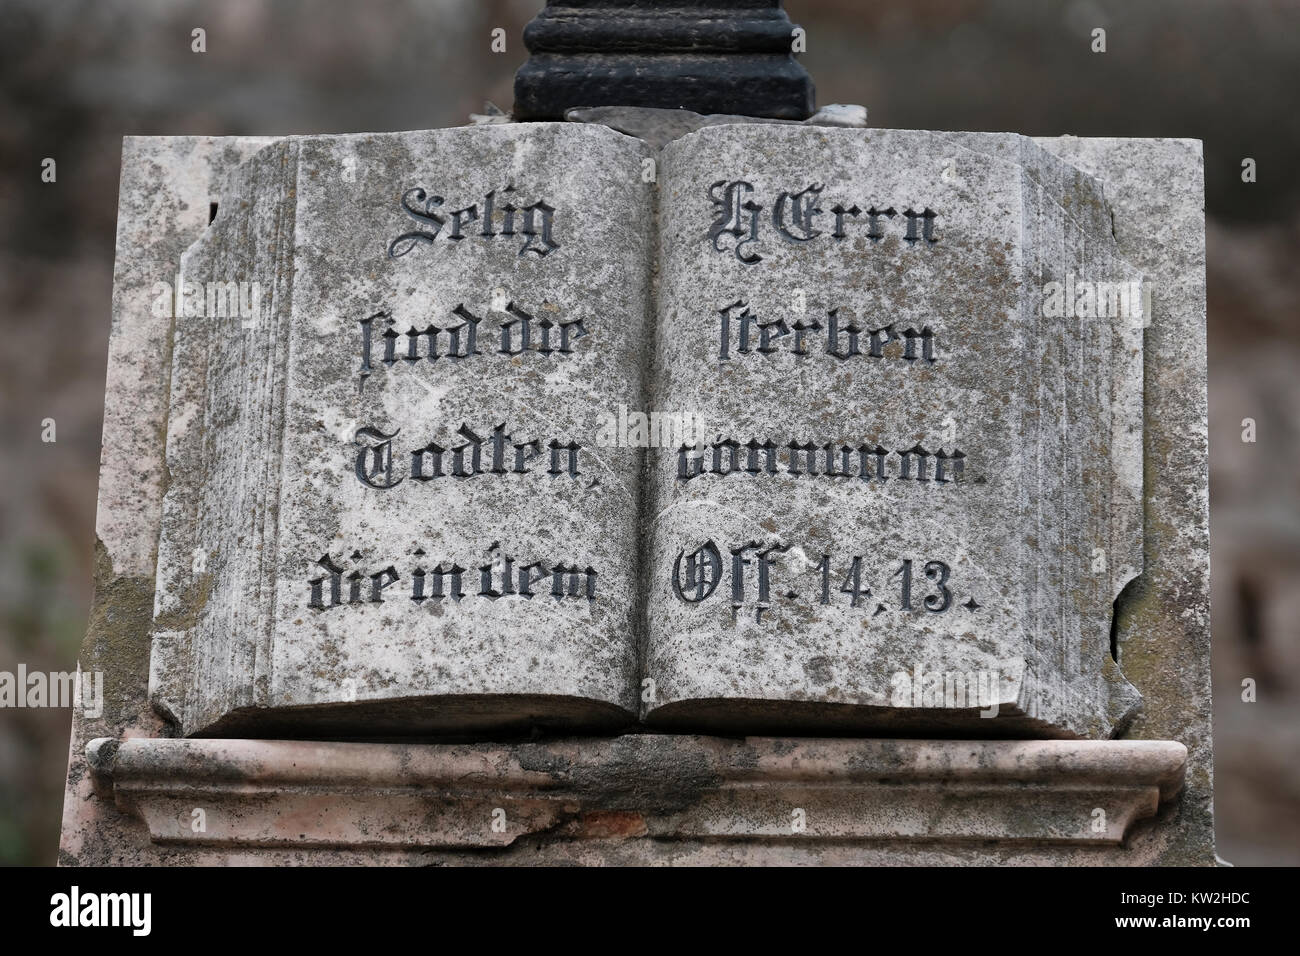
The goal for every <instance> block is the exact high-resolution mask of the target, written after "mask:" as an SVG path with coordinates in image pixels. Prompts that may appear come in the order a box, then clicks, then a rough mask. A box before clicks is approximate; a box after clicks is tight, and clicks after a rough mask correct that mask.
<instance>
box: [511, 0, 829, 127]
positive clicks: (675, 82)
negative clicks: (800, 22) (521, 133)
mask: <svg viewBox="0 0 1300 956" xmlns="http://www.w3.org/2000/svg"><path fill="white" fill-rule="evenodd" d="M794 29H795V28H794V25H793V24H792V23H791V22H790V19H789V17H787V16H786V14H785V11H784V10H782V9H781V5H780V0H725V2H715V3H713V4H711V5H709V6H704V5H701V4H694V5H692V4H690V3H673V4H664V3H655V2H653V0H564V2H561V3H557V2H553V0H552V2H548V3H547V5H546V9H545V10H543V11H542V12H541V13H540V14H539V15H538V16H537V18H536V19H535V20H533V21H532V22H531V23H530V24H528V26H527V27H526V28H525V30H524V43H525V45H526V46H527V47H528V50H529V52H530V53H531V54H532V55H531V56H530V58H529V60H528V62H527V63H525V64H524V65H523V66H522V67H521V68H520V69H519V72H518V73H516V74H515V106H514V116H515V119H518V120H546V119H550V120H559V119H563V117H564V111H565V110H567V109H570V108H573V107H594V106H648V107H658V108H661V109H687V110H692V111H694V112H696V113H735V114H739V115H744V116H760V117H768V118H773V119H792V120H801V119H806V118H807V117H808V116H810V115H812V113H813V111H814V108H815V107H814V102H813V98H814V94H813V82H812V77H811V76H809V75H808V71H807V70H805V69H804V68H803V67H802V66H800V65H799V64H798V63H796V62H795V60H794V56H793V55H792V53H791V49H792V44H793V36H794Z"/></svg>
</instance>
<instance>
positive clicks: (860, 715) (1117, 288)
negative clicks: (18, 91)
mask: <svg viewBox="0 0 1300 956" xmlns="http://www.w3.org/2000/svg"><path fill="white" fill-rule="evenodd" d="M1142 282H1143V278H1142V276H1141V274H1140V273H1138V272H1137V271H1136V270H1134V269H1133V268H1132V267H1130V266H1129V265H1128V264H1127V263H1126V262H1125V261H1123V260H1122V259H1121V258H1120V257H1119V255H1118V253H1117V250H1116V243H1115V239H1114V235H1113V223H1112V210H1111V207H1110V206H1109V205H1108V202H1107V198H1106V196H1105V195H1104V193H1103V190H1102V188H1101V186H1100V185H1099V183H1098V182H1097V181H1096V180H1094V179H1093V178H1092V177H1090V176H1088V175H1086V174H1085V173H1083V172H1081V171H1080V170H1079V169H1077V168H1075V167H1074V166H1073V165H1070V164H1069V163H1067V162H1065V161H1063V160H1061V159H1058V158H1057V157H1055V156H1054V155H1052V154H1051V153H1050V152H1048V151H1047V149H1045V148H1044V147H1043V146H1040V145H1038V144H1037V143H1035V141H1033V140H1031V139H1028V138H1026V137H1023V136H1019V135H1015V134H975V133H932V132H912V131H894V130H862V129H835V128H817V127H808V126H795V125H727V126H714V127H707V128H705V129H702V130H700V131H698V132H695V133H692V134H690V135H688V136H685V137H684V138H682V139H679V140H677V141H675V142H673V143H671V144H670V145H668V146H667V147H666V148H665V149H664V150H663V151H662V152H659V151H656V150H654V149H652V148H651V147H650V146H648V145H646V144H645V143H643V142H642V141H640V140H638V139H635V138H632V137H629V136H624V135H622V134H619V133H617V132H614V131H613V130H610V129H608V128H605V127H601V126H594V125H582V124H572V123H570V124H564V123H538V124H501V125H492V126H483V127H467V128H459V129H444V130H435V131H424V132H409V133H392V134H387V133H386V134H375V135H347V136H303V137H287V138H284V139H279V140H276V141H274V142H272V143H271V144H270V145H268V146H266V147H265V148H263V149H261V150H260V152H258V153H257V154H256V155H255V156H254V157H253V158H251V159H250V160H248V161H246V162H245V163H244V164H243V166H242V167H241V168H240V169H239V171H238V172H237V174H236V175H235V177H234V181H233V185H232V187H231V188H230V189H229V190H228V192H227V194H225V195H223V196H222V197H221V199H220V202H219V204H218V207H217V209H216V210H215V219H214V220H213V222H212V223H211V225H210V226H209V227H208V229H207V231H206V233H205V234H204V235H203V237H202V238H201V239H200V240H199V241H197V242H196V243H195V244H194V245H193V246H192V247H191V248H190V249H189V251H188V252H187V253H186V255H185V256H184V258H183V261H182V277H181V281H180V283H179V285H178V290H179V291H178V299H181V298H183V308H181V309H180V310H178V311H177V317H176V319H175V323H174V334H173V336H172V339H171V343H170V347H171V350H172V355H171V386H170V388H171V391H170V409H169V412H168V419H167V429H166V454H167V469H168V477H167V486H166V497H165V499H164V511H163V522H162V527H161V534H160V539H159V544H158V564H157V568H158V572H157V573H158V581H157V595H156V605H155V613H154V631H153V645H152V658H151V675H150V694H151V698H152V701H153V703H154V706H155V707H156V708H158V709H159V710H161V711H162V712H163V713H165V714H166V715H168V716H169V717H171V718H172V719H174V720H175V721H176V722H177V723H178V724H179V727H180V729H181V731H182V732H183V733H185V734H202V735H222V734H225V735H237V734H240V733H246V732H248V729H249V728H250V727H253V726H254V725H255V726H256V727H257V728H258V732H259V734H262V735H265V734H267V733H281V734H285V735H293V734H297V733H309V732H317V731H319V730H322V729H325V730H328V731H329V732H330V733H333V734H335V735H341V736H358V737H362V736H371V737H373V736H386V735H422V734H471V733H474V734H481V733H489V734H502V733H516V732H526V731H528V730H529V729H530V728H539V727H540V728H545V729H555V730H577V729H583V730H593V731H610V730H616V729H619V728H623V727H627V726H630V725H633V724H635V723H636V722H638V721H642V722H644V723H645V724H646V725H648V726H650V727H658V728H672V729H682V730H689V729H705V730H712V731H717V732H732V731H743V732H764V731H780V732H798V731H811V732H817V733H823V734H826V733H829V734H834V733H862V732H879V731H889V732H891V733H903V734H906V733H913V732H917V733H919V732H938V733H949V734H957V735H960V736H967V737H970V736H1074V735H1078V736H1087V737H1108V736H1111V735H1112V734H1113V733H1115V732H1116V730H1117V728H1119V727H1121V726H1122V725H1123V722H1124V721H1125V720H1126V719H1127V718H1128V717H1129V716H1130V715H1131V714H1132V712H1133V710H1134V708H1135V707H1136V706H1137V704H1138V702H1139V695H1138V694H1137V692H1136V691H1135V690H1134V689H1133V687H1132V686H1131V685H1129V684H1128V683H1127V682H1126V681H1125V680H1124V678H1123V677H1122V676H1121V674H1120V673H1119V671H1118V668H1117V667H1116V665H1115V662H1114V659H1113V656H1112V648H1111V633H1112V614H1113V607H1114V602H1115V601H1116V598H1117V597H1118V596H1119V594H1120V592H1121V590H1122V589H1123V588H1124V587H1125V585H1126V584H1127V583H1128V582H1129V581H1131V580H1132V579H1133V578H1134V577H1135V576H1136V575H1137V574H1139V573H1140V572H1141V570H1142V482H1143V461H1142V427H1143V426H1142V412H1143V408H1142V404H1143V356H1142V342H1143V325H1144V323H1145V316H1146V312H1144V310H1143V304H1142V295H1141V294H1140V292H1141V287H1142ZM239 283H244V284H245V288H250V289H252V290H253V291H254V292H255V293H256V294H255V295H253V296H250V297H249V298H250V299H251V305H252V308H247V307H245V308H242V309H235V308H234V307H233V306H232V304H231V295H230V290H231V289H232V284H233V287H235V288H238V287H239V285H238V284H239ZM182 294H183V295H182ZM242 304H243V305H245V306H247V305H249V304H250V303H249V302H248V301H245V302H244V303H242Z"/></svg>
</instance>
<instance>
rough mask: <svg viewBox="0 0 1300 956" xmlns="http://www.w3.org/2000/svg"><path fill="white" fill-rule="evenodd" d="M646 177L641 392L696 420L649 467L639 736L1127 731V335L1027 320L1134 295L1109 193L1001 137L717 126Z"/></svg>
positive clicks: (1133, 416)
mask: <svg viewBox="0 0 1300 956" xmlns="http://www.w3.org/2000/svg"><path fill="white" fill-rule="evenodd" d="M662 166H663V172H662V190H663V193H662V196H661V209H662V217H663V218H662V222H661V243H662V247H663V276H662V281H661V286H660V297H659V303H658V338H657V367H656V377H655V381H654V387H655V395H654V402H655V406H656V407H660V408H675V407H681V408H686V409H696V410H701V411H702V413H703V415H704V417H706V418H707V420H708V423H709V429H708V438H707V446H706V447H705V448H703V450H702V451H700V450H697V451H694V452H678V451H676V450H667V451H659V452H658V453H657V454H656V456H655V463H654V465H653V467H652V476H653V477H652V487H651V502H652V507H651V509H650V511H649V513H648V517H649V519H650V521H651V523H652V527H653V535H652V543H651V548H652V550H651V556H650V558H649V559H648V567H649V568H650V573H651V577H650V579H649V581H648V587H649V595H648V609H649V613H648V634H647V655H646V660H647V665H646V671H647V673H648V674H649V675H651V676H652V677H653V678H654V679H655V680H656V688H655V690H656V695H657V699H656V700H655V701H654V702H652V703H650V704H649V705H648V706H647V708H646V710H647V714H648V718H649V719H650V720H651V721H652V722H656V723H659V724H670V725H690V724H691V723H697V722H701V721H703V722H705V723H706V724H707V725H709V726H717V727H725V728H728V729H733V730H734V729H736V728H738V727H746V728H749V729H757V728H763V727H786V728H788V727H790V726H791V725H796V726H802V727H805V728H806V727H817V726H822V727H835V728H838V729H840V730H844V729H855V728H856V729H863V728H867V727H872V726H902V727H917V726H929V727H945V728H948V729H951V728H952V727H953V726H954V725H955V723H957V722H958V721H965V722H966V725H967V727H968V729H967V731H966V732H967V733H968V734H977V735H983V734H1006V733H1024V732H1034V733H1066V734H1079V735H1084V736H1103V737H1104V736H1109V735H1110V734H1111V733H1113V732H1114V730H1115V729H1116V728H1117V727H1118V726H1121V725H1122V723H1123V721H1124V720H1125V719H1126V717H1127V716H1128V715H1129V713H1130V711H1131V710H1132V708H1133V707H1134V705H1135V704H1136V702H1137V699H1138V695H1137V694H1136V692H1134V690H1133V688H1132V687H1131V686H1130V685H1128V684H1127V682H1125V681H1124V680H1123V678H1122V677H1121V676H1119V674H1118V671H1117V669H1116V668H1115V666H1114V661H1113V660H1111V659H1110V654H1109V635H1110V622H1111V607H1112V602H1113V601H1114V599H1115V597H1116V596H1117V595H1118V594H1119V592H1120V590H1121V589H1122V588H1123V586H1124V585H1125V584H1126V583H1127V582H1128V581H1129V580H1130V579H1131V578H1132V577H1133V576H1134V575H1135V574H1136V573H1137V571H1138V570H1139V569H1140V564H1141V547H1140V541H1141V523H1140V521H1139V520H1138V514H1139V513H1140V489H1141V473H1142V465H1141V451H1140V435H1141V408H1142V374H1141V364H1140V355H1141V325H1140V322H1141V320H1140V318H1137V319H1135V318H1133V317H1131V316H1128V315H1125V316H1118V317H1113V318H1092V317H1091V316H1089V317H1086V318H1075V317H1073V316H1059V315H1058V316H1052V315H1050V314H1048V313H1049V311H1050V310H1049V309H1048V308H1047V307H1046V306H1045V301H1046V300H1045V298H1044V290H1045V288H1048V283H1051V282H1057V281H1059V282H1062V283H1066V282H1067V281H1068V288H1071V289H1072V288H1073V287H1074V285H1075V284H1076V281H1077V283H1078V284H1079V285H1082V284H1084V283H1085V282H1087V283H1110V284H1114V286H1115V287H1116V288H1119V287H1120V286H1121V285H1122V287H1123V288H1124V289H1126V290H1133V291H1136V289H1137V287H1138V283H1139V282H1140V278H1141V277H1140V274H1138V273H1137V272H1136V271H1135V270H1134V269H1132V268H1131V267H1130V266H1128V265H1127V264H1126V263H1125V262H1124V261H1123V260H1122V259H1121V258H1120V257H1119V256H1118V253H1117V250H1116V247H1115V243H1114V239H1113V237H1112V235H1111V216H1110V208H1109V206H1108V205H1107V203H1106V200H1105V196H1104V194H1103V192H1102V190H1101V188H1100V187H1099V186H1098V184H1097V183H1096V182H1095V181H1094V180H1092V179H1091V178H1090V177H1088V176H1087V175H1085V174H1083V173H1080V172H1079V171H1077V170H1075V169H1074V168H1072V167H1070V166H1068V165H1066V164H1064V163H1062V162H1060V161H1059V160H1057V159H1055V158H1054V157H1052V156H1050V155H1049V154H1048V153H1046V152H1044V151H1043V150H1042V149H1041V148H1039V147H1038V146H1036V145H1035V144H1034V143H1033V142H1032V141H1030V140H1028V139H1025V138H1024V137H1019V136H1016V135H1014V134H1004V135H993V134H985V135H976V134H943V133H924V132H909V131H887V130H872V131H857V130H832V129H812V128H807V129H800V128H793V127H786V126H781V127H761V126H726V127H710V128H706V129H703V130H701V131H699V132H697V133H694V134H692V135H690V136H688V137H685V138H683V139H680V140H678V141H676V142H675V143H673V144H672V145H671V146H669V147H668V148H667V149H666V150H665V152H664V158H663V163H662ZM805 189H807V191H806V192H805ZM710 199H712V200H713V201H712V202H710ZM814 207H816V208H814ZM1134 298H1135V299H1136V298H1137V297H1136V296H1134ZM778 323H780V324H779V325H778ZM769 335H770V336H771V338H770V339H769V338H766V336H769ZM801 353H802V354H801ZM768 442H770V443H771V445H772V447H771V448H770V449H768V450H766V451H765V450H764V445H765V443H768ZM751 443H752V444H751ZM796 446H797V447H796ZM828 455H829V460H828ZM764 578H766V580H764ZM945 678H946V681H945ZM936 681H937V684H936ZM945 683H947V685H948V686H947V695H946V699H945ZM953 684H956V685H957V691H958V694H957V695H956V699H955V702H954V695H953ZM936 690H937V700H936V699H935V695H936ZM990 706H994V707H1000V708H1001V710H1002V713H1003V717H1002V718H1001V719H1000V720H998V721H982V720H978V719H972V718H974V717H975V711H976V710H977V709H978V707H990Z"/></svg>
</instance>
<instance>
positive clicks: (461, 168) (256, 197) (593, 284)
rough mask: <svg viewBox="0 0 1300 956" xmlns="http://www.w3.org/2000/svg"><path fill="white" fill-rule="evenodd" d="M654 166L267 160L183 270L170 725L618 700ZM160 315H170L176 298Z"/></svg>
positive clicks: (254, 166) (498, 715)
mask: <svg viewBox="0 0 1300 956" xmlns="http://www.w3.org/2000/svg"><path fill="white" fill-rule="evenodd" d="M648 155H649V153H648V150H647V147H645V146H644V145H643V144H641V143H640V141H638V140H635V139H632V138H630V137H625V136H622V135H620V134H618V133H615V132H613V131H611V130H609V129H606V128H603V127H598V126H586V125H577V124H562V123H559V124H549V123H539V124H528V125H522V124H521V125H500V126H485V127H464V128H457V129H445V130H436V131H424V132H408V133H392V134H373V135H367V134H360V135H347V136H303V137H297V136H295V137H287V138H284V139H281V140H277V141H275V142H274V143H273V144H271V145H270V146H268V147H266V148H265V149H263V150H262V151H260V152H259V153H258V154H257V155H256V156H254V157H253V158H252V159H250V160H248V161H247V162H246V163H245V164H244V165H243V167H242V168H241V169H240V171H239V172H238V174H237V175H236V176H235V177H234V184H233V186H232V187H231V189H230V191H229V193H228V194H227V195H224V196H223V197H222V198H221V200H220V203H219V204H218V208H217V209H216V210H215V218H214V220H213V222H212V224H211V225H210V226H209V228H208V229H207V231H206V232H205V234H204V236H203V237H202V238H201V239H200V240H199V241H197V242H196V243H195V244H194V245H193V246H192V247H191V248H190V249H189V250H188V251H187V252H186V254H185V256H184V258H183V260H182V276H181V281H180V283H179V285H180V288H181V289H182V291H183V302H181V303H179V308H178V309H177V313H176V314H177V319H176V325H175V329H176V331H175V335H174V341H173V343H172V376H171V380H172V385H171V395H170V407H169V412H168V422H167V429H166V453H167V468H168V472H169V474H168V483H167V491H166V497H165V499H164V514H163V522H162V529H161V533H160V536H159V537H160V540H159V551H158V554H159V560H158V578H157V595H156V600H155V613H154V631H153V643H152V657H151V665H150V695H151V700H152V702H153V704H154V706H155V708H156V709H158V710H159V711H160V712H161V713H163V714H164V715H165V716H167V717H169V718H170V719H172V720H174V721H175V722H176V724H177V725H178V729H179V730H180V732H181V733H184V734H222V733H224V734H239V735H256V736H265V735H269V734H297V733H302V734H311V733H320V732H328V733H331V734H333V735H343V736H374V735H394V734H403V735H404V734H410V735H422V734H446V733H451V734H456V733H466V732H494V733H516V732H526V731H528V730H530V729H532V728H536V727H549V728H555V729H575V728H586V729H597V728H602V727H604V728H609V727H616V726H618V725H620V724H622V723H624V722H626V721H628V720H630V719H632V713H633V711H634V710H635V707H636V697H637V687H636V678H637V673H636V660H637V638H636V619H637V618H636V608H637V597H636V594H637V588H636V575H637V560H638V549H637V545H636V527H637V524H636V523H637V503H638V498H639V494H638V484H637V483H638V469H639V458H638V455H639V451H638V450H637V449H635V448H629V447H626V445H625V444H623V445H619V443H616V442H615V443H610V442H609V441H608V440H607V437H608V426H609V423H610V421H611V420H612V419H613V417H614V416H616V415H617V409H618V408H619V407H620V406H622V407H625V408H639V407H642V406H643V404H644V402H643V388H644V383H643V378H644V376H643V373H642V365H643V362H642V350H643V347H644V346H643V343H644V342H645V339H646V333H647V330H648V328H647V327H648V321H649V319H648V313H649V309H650V290H649V284H650V269H651V260H652V244H653V237H652V228H653V224H652V212H653V199H652V195H651V193H650V189H651V188H652V187H650V186H648V185H646V184H645V183H644V182H643V179H642V169H643V161H644V160H645V159H646V158H647V157H648ZM178 295H179V294H178Z"/></svg>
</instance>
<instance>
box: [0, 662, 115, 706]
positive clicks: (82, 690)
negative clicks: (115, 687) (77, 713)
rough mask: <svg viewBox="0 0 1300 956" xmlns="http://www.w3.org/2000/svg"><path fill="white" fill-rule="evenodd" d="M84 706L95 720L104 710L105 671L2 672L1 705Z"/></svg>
mask: <svg viewBox="0 0 1300 956" xmlns="http://www.w3.org/2000/svg"><path fill="white" fill-rule="evenodd" d="M4 707H33V708H35V707H80V708H81V710H82V713H83V714H85V715H86V716H87V717H89V718H91V719H92V720H94V719H97V718H99V717H101V716H102V715H103V713H104V674H103V672H102V671H92V672H90V673H83V672H82V671H80V670H78V671H75V672H72V673H69V672H67V671H50V672H46V671H29V670H28V669H27V665H26V664H19V665H18V669H17V671H16V672H15V671H0V708H4Z"/></svg>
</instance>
